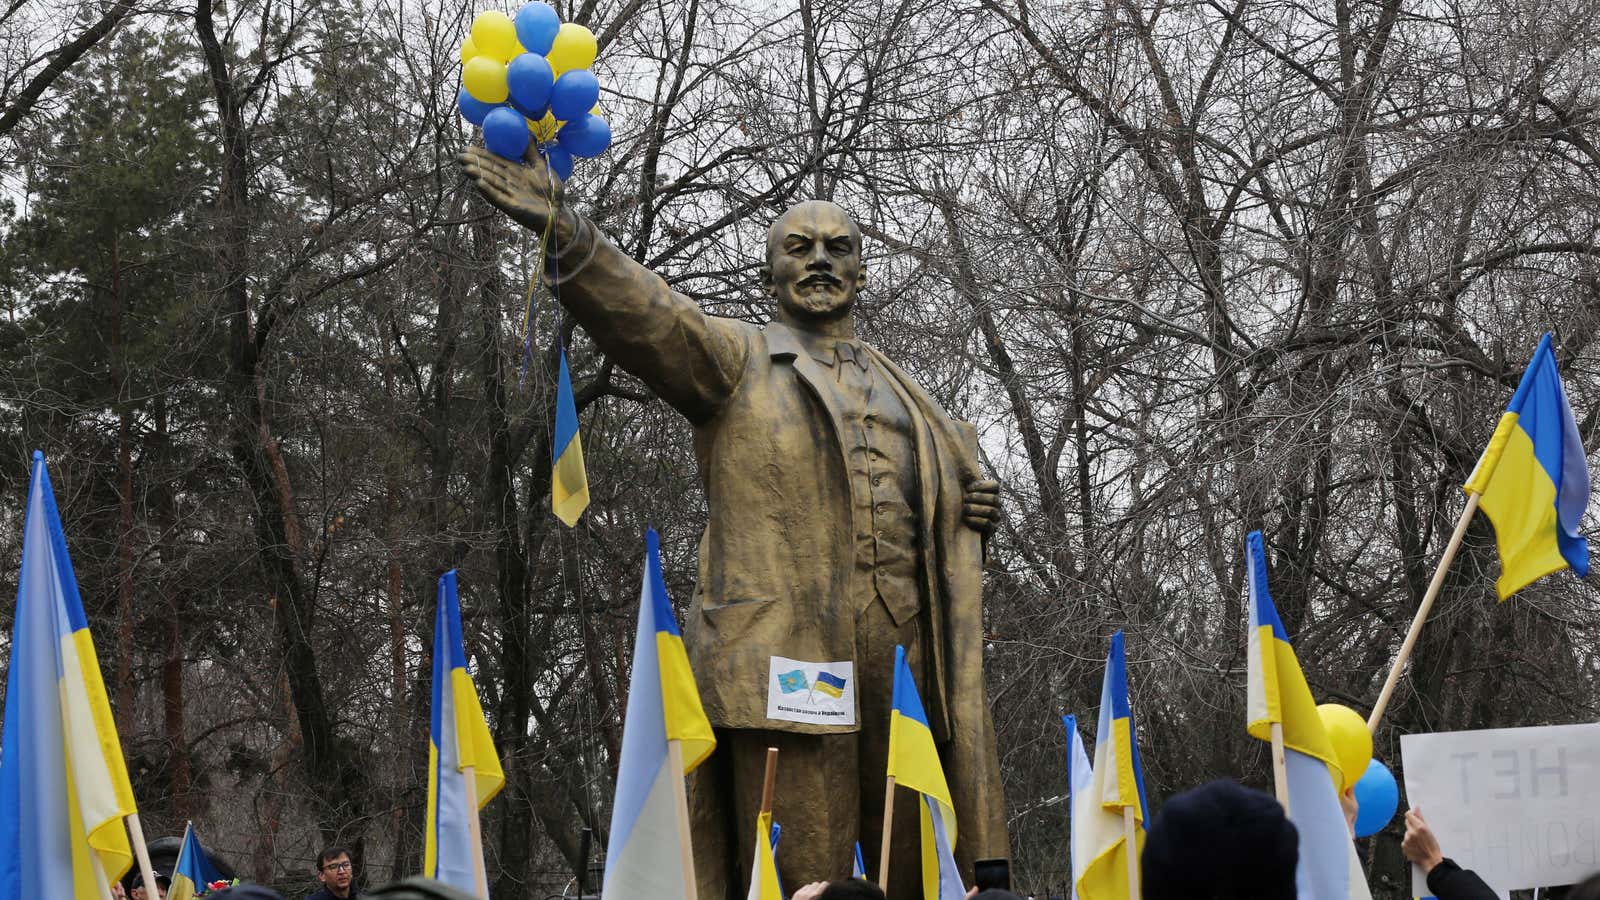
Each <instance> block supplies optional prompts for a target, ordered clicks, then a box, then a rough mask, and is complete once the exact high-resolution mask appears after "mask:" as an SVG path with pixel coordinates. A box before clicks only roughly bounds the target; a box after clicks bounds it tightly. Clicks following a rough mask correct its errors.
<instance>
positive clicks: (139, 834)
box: [127, 812, 161, 900]
mask: <svg viewBox="0 0 1600 900" xmlns="http://www.w3.org/2000/svg"><path fill="white" fill-rule="evenodd" d="M127 823H128V838H129V843H131V844H133V858H134V859H137V860H138V861H139V877H140V879H142V880H143V881H144V895H145V896H146V897H148V898H149V900H155V898H157V897H160V896H161V895H160V894H159V893H157V892H156V870H155V868H154V867H152V866H151V865H150V848H149V847H148V846H146V845H145V842H144V826H142V825H140V824H139V814H138V813H136V812H132V813H128V818H127Z"/></svg>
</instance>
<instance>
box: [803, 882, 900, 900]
mask: <svg viewBox="0 0 1600 900" xmlns="http://www.w3.org/2000/svg"><path fill="white" fill-rule="evenodd" d="M817 900H884V897H883V888H880V887H878V886H877V885H875V884H873V883H872V882H870V881H868V880H866V879H865V878H846V879H844V880H843V881H830V882H828V886H827V887H825V888H823V889H822V893H821V894H818V895H817Z"/></svg>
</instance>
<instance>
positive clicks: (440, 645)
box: [422, 569, 506, 893]
mask: <svg viewBox="0 0 1600 900" xmlns="http://www.w3.org/2000/svg"><path fill="white" fill-rule="evenodd" d="M437 605H438V611H437V612H436V613H435V614H434V620H433V714H432V718H431V719H430V721H429V726H428V821H427V832H426V837H425V838H424V841H425V843H424V847H423V854H422V873H423V874H424V875H426V876H427V877H429V878H432V879H435V880H438V881H442V882H444V883H445V884H448V885H451V886H453V887H457V888H460V889H461V890H463V891H466V892H467V893H473V892H475V891H476V890H477V872H478V867H479V866H481V865H482V864H483V857H482V848H481V847H480V848H477V849H476V850H475V849H474V848H473V846H472V831H471V828H472V824H471V821H470V817H472V816H476V815H477V814H478V809H482V808H483V806H484V804H486V803H488V802H489V801H490V800H491V799H493V798H494V795H495V794H497V793H499V792H500V788H501V787H503V786H504V785H505V783H506V776H505V772H504V770H502V769H501V767H500V757H499V755H498V754H496V753H495V749H494V738H493V737H492V736H491V735H490V733H489V723H488V721H487V720H485V719H484V716H483V707H482V706H481V705H479V703H478V688H477V686H476V685H475V684H473V682H472V674H471V673H470V672H468V671H467V651H466V646H465V644H464V643H463V642H462V640H461V600H460V597H459V595H458V594H457V592H456V572H455V570H454V569H451V570H450V571H448V572H446V573H444V574H443V575H440V576H439V599H438V604H437ZM468 766H471V767H472V769H473V773H472V774H473V781H474V782H475V783H476V787H477V794H478V809H470V808H469V807H468V803H467V781H466V769H467V767H468Z"/></svg>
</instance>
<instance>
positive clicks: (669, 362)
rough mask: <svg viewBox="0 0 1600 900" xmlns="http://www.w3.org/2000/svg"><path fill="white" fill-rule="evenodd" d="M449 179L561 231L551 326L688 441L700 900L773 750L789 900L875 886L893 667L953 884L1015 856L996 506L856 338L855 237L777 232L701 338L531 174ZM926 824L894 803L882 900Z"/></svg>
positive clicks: (824, 224)
mask: <svg viewBox="0 0 1600 900" xmlns="http://www.w3.org/2000/svg"><path fill="white" fill-rule="evenodd" d="M460 162H461V165H462V167H463V169H464V170H465V172H466V173H467V175H468V176H469V177H470V178H471V179H472V180H473V181H474V182H475V183H476V185H477V187H478V190H479V191H480V192H481V193H482V195H483V196H484V198H485V199H487V200H488V201H489V202H490V203H491V204H493V205H494V206H496V207H498V208H499V209H501V210H502V211H504V212H505V213H506V214H508V215H509V216H511V217H512V218H513V219H515V220H516V221H517V222H519V223H521V224H522V225H523V226H524V227H526V228H529V229H531V230H533V231H534V232H535V233H540V232H542V231H543V230H544V228H545V227H546V225H547V223H549V221H550V218H551V216H552V210H553V209H554V210H557V211H558V212H557V213H556V214H555V224H554V228H555V238H554V245H555V247H556V248H558V253H557V254H556V255H555V256H553V257H552V259H551V262H550V264H549V265H548V267H547V269H546V274H547V277H548V278H550V280H551V281H552V282H554V283H555V284H557V285H558V292H559V296H560V300H561V303H562V304H563V305H564V306H565V307H566V309H567V310H568V311H569V312H570V314H571V315H572V316H573V317H574V318H575V319H576V320H577V321H578V323H579V324H581V325H582V326H583V328H584V329H585V330H586V331H587V332H588V333H589V336H590V337H591V338H592V339H593V340H594V342H595V344H596V345H598V346H599V347H600V349H602V350H603V351H605V352H606V354H607V355H609V356H610V357H611V358H612V359H613V360H615V361H616V363H617V364H618V365H620V366H622V367H623V368H624V369H626V370H627V371H629V372H631V373H633V374H634V375H636V376H637V377H638V378H640V379H641V380H642V381H644V382H645V383H646V384H648V385H649V386H650V387H651V388H653V389H654V390H655V391H656V393H657V394H659V395H660V396H661V397H662V399H664V400H666V401H667V402H668V403H669V404H671V405H672V407H673V408H674V409H676V410H677V411H678V412H680V413H682V414H683V416H684V417H685V418H687V419H688V420H689V423H690V425H691V426H692V427H693V428H694V446H695V454H696V458H697V460H698V462H699V468H700V475H701V479H702V481H703V482H704V485H705V493H706V500H707V503H708V506H709V517H708V522H707V525H706V530H705V533H704V534H703V535H702V536H701V539H700V553H699V557H700V560H699V581H698V585H697V587H696V588H695V593H694V598H693V601H692V603H691V605H690V610H689V615H688V621H687V623H686V628H685V629H684V640H685V643H686V644H687V646H688V650H689V660H690V663H691V665H692V666H693V667H694V673H695V679H696V681H697V683H698V685H699V688H700V695H701V699H702V701H703V703H704V705H705V710H706V714H707V716H708V717H709V718H710V720H711V724H712V725H713V726H714V727H715V728H716V731H717V741H718V745H717V750H716V752H715V753H714V754H713V755H712V756H711V758H710V759H709V760H707V761H706V763H705V764H703V765H702V766H701V767H700V768H699V769H698V770H696V771H695V772H694V774H693V775H691V776H690V783H689V804H690V816H691V820H692V824H693V834H694V849H695V870H696V875H697V877H698V880H699V886H700V887H699V894H700V897H701V898H702V900H723V898H726V900H737V898H742V897H743V896H744V895H745V890H746V886H747V885H748V884H749V877H750V872H749V867H750V860H751V858H752V855H753V853H754V830H755V821H756V812H757V808H758V806H759V803H760V793H761V781H762V769H763V762H764V756H765V750H766V748H767V747H768V746H775V747H778V748H779V749H780V750H781V751H782V753H781V755H780V757H779V768H778V786H777V801H776V804H775V808H774V812H773V820H774V821H775V822H778V823H779V824H780V825H781V826H782V828H783V837H782V841H781V844H780V846H779V849H778V854H777V856H778V867H779V872H780V875H781V877H782V880H783V883H784V884H785V885H786V886H787V887H788V888H789V889H790V890H793V889H794V888H797V887H799V886H801V885H803V884H806V883H808V882H811V881H821V880H831V879H836V878H843V877H846V876H848V875H849V873H850V870H851V862H852V858H853V849H854V844H855V842H856V841H857V840H859V841H860V842H861V848H862V852H863V856H864V858H865V859H866V861H867V869H868V874H869V875H871V876H873V877H876V876H877V872H876V868H877V860H878V852H879V844H880V834H881V830H882V818H883V816H882V812H883V794H884V791H883V785H884V773H885V767H886V763H887V758H888V733H889V712H890V703H891V685H892V682H893V676H894V648H895V645H896V644H900V645H904V646H905V647H906V650H907V654H908V657H909V662H910V665H911V668H912V671H913V673H914V674H915V677H916V680H917V689H918V691H919V692H920V694H921V696H922V698H923V704H924V706H925V707H926V708H927V712H928V717H929V723H930V725H931V726H932V730H933V733H934V737H935V739H936V740H937V741H938V742H939V746H940V755H941V758H942V761H943V764H944V770H945V776H946V778H947V779H948V780H949V782H950V788H951V793H952V795H953V798H952V799H953V800H954V803H955V811H956V820H957V823H958V828H959V833H958V836H957V846H956V854H957V859H958V862H959V863H960V864H961V868H962V870H963V872H964V874H965V875H966V877H968V878H969V879H970V877H971V874H972V861H973V860H974V859H980V858H985V857H997V856H1008V855H1009V852H1008V848H1007V842H1006V828H1005V804H1004V801H1003V799H1002V797H1001V793H1000V770H999V765H998V760H997V756H996V752H995V744H994V730H993V725H992V724H991V722H990V717H989V711H988V705H987V702H986V699H985V696H984V688H983V658H982V629H981V610H980V604H981V593H982V590H981V589H982V585H981V570H982V558H983V550H982V538H983V537H984V536H986V535H987V534H989V532H991V531H992V530H993V528H994V525H995V523H996V521H997V519H998V517H999V486H998V485H997V484H996V483H995V482H993V481H984V480H981V479H980V477H979V475H978V465H977V448H976V438H975V433H974V431H973V428H972V426H971V425H969V424H967V423H965V422H958V421H956V420H954V419H952V418H950V417H949V416H948V415H947V414H946V413H945V412H944V411H943V410H942V409H941V408H940V407H939V405H938V404H937V403H936V402H934V400H933V399H932V398H931V397H929V396H928V394H927V393H926V392H924V391H923V390H922V388H921V387H919V386H918V385H917V384H916V383H915V382H914V381H912V380H911V378H910V377H909V376H908V375H906V373H905V372H904V371H902V370H901V369H900V368H899V367H898V366H896V365H895V364H894V363H892V362H890V361H889V360H888V359H887V358H885V357H884V356H883V354H881V353H879V352H878V351H877V350H876V349H874V348H872V347H870V346H868V345H866V344H864V343H862V342H861V341H859V340H857V339H856V336H855V326H854V320H853V318H852V315H851V312H852V307H853V304H854V302H855V299H856V296H857V293H858V291H860V289H861V288H862V286H863V285H864V284H865V283H866V271H865V269H864V268H863V267H862V262H861V232H860V230H859V229H858V228H857V226H856V224H855V223H854V222H853V221H852V220H851V219H850V217H849V216H848V215H847V214H846V213H845V211H844V210H843V209H841V208H839V207H838V206H836V205H834V204H832V203H828V202H822V201H811V202H807V203H801V204H799V205H797V206H795V207H793V208H792V209H790V210H789V211H787V212H785V213H784V214H783V215H782V216H781V217H779V219H778V220H777V221H776V222H774V223H773V224H772V227H771V230H770V232H769V233H768V237H767V264H766V266H765V267H764V268H763V270H762V283H763V286H764V287H765V289H766V292H767V293H768V294H769V295H770V296H771V297H772V298H773V299H774V300H775V301H776V309H775V310H774V312H773V321H771V322H770V323H768V324H767V325H766V326H765V327H764V328H762V327H757V326H754V325H751V324H748V323H746V322H743V321H739V320H735V319H728V318H721V317H717V316H710V315H707V314H706V313H704V312H703V311H702V310H701V309H700V308H699V307H698V306H697V305H696V304H695V303H694V301H692V300H690V299H689V298H687V297H685V296H683V295H681V294H678V293H675V292H674V291H672V290H671V289H670V288H668V286H667V284H666V283H665V282H664V281H663V280H662V279H661V278H660V277H659V276H657V275H656V274H654V273H652V272H650V271H648V270H646V269H645V268H643V267H642V266H640V265H639V264H638V263H636V262H634V261H633V260H632V259H630V258H629V257H628V256H626V255H624V254H623V253H622V252H621V251H619V250H618V249H617V248H616V247H615V246H613V245H612V244H611V243H610V242H609V241H608V240H606V238H605V237H604V236H603V235H601V234H600V233H599V232H598V230H597V229H596V228H595V227H594V225H593V224H592V223H591V222H589V221H588V220H587V219H585V218H583V217H581V216H579V215H576V214H574V213H573V212H572V211H571V210H570V209H569V208H567V207H566V206H565V205H562V204H559V203H557V204H555V205H554V206H552V203H551V200H550V198H552V197H555V198H557V199H559V191H560V186H559V185H554V186H552V185H551V183H550V181H549V178H548V176H547V174H546V172H545V171H544V169H543V168H542V167H538V166H535V167H532V168H528V167H523V166H518V165H515V164H513V163H510V162H508V161H505V160H502V159H500V158H499V157H496V156H494V155H492V154H490V153H488V152H487V151H484V150H482V149H479V148H471V149H469V150H467V151H466V152H464V153H463V154H461V156H460ZM552 188H554V192H553V191H552ZM819 672H828V673H831V674H830V675H829V677H828V678H827V679H824V678H822V676H821V675H818V674H817V673H819ZM841 685H843V687H841ZM819 689H820V690H819ZM836 695H837V696H836ZM918 802H919V800H918V799H917V796H916V795H915V794H914V793H912V792H911V791H909V790H904V789H901V790H898V791H897V800H896V803H897V805H896V807H895V830H894V833H895V837H894V848H893V852H892V862H891V869H892V871H891V877H890V880H889V887H890V895H891V897H894V898H902V897H904V898H912V897H918V896H920V895H921V892H922V887H921V876H920V847H919V844H920V840H919V829H918V824H917V823H918V813H917V806H916V804H917V803H918Z"/></svg>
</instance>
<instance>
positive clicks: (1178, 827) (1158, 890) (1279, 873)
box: [1141, 780, 1300, 900]
mask: <svg viewBox="0 0 1600 900" xmlns="http://www.w3.org/2000/svg"><path fill="white" fill-rule="evenodd" d="M1299 861H1300V834H1299V832H1298V831H1296V830H1295V827H1294V823H1292V822H1290V821H1289V819H1288V817H1287V816H1285V815H1284V814H1283V807H1281V806H1279V805H1278V801H1276V800H1274V799H1273V798H1272V797H1270V796H1268V795H1266V794H1263V793H1261V792H1260V791H1252V790H1249V789H1247V788H1244V787H1241V786H1239V785H1238V784H1237V783H1235V782H1232V781H1227V780H1218V781H1213V782H1211V783H1210V784H1204V785H1201V786H1200V787H1197V788H1195V789H1193V790H1190V791H1185V792H1184V793H1181V794H1179V795H1177V796H1176V797H1173V798H1171V799H1169V800H1168V801H1167V802H1166V803H1165V804H1163V805H1162V807H1161V812H1160V813H1158V814H1157V815H1156V818H1155V821H1154V822H1152V823H1151V824H1150V829H1149V832H1148V833H1147V834H1146V836H1145V844H1144V857H1143V859H1142V860H1141V869H1142V871H1143V876H1142V879H1141V880H1142V887H1143V888H1144V891H1143V893H1144V900H1167V898H1186V900H1190V898H1192V900H1200V898H1216V900H1294V898H1295V885H1294V871H1295V866H1296V865H1297V864H1298V863H1299Z"/></svg>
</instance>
